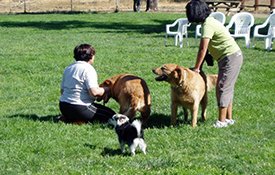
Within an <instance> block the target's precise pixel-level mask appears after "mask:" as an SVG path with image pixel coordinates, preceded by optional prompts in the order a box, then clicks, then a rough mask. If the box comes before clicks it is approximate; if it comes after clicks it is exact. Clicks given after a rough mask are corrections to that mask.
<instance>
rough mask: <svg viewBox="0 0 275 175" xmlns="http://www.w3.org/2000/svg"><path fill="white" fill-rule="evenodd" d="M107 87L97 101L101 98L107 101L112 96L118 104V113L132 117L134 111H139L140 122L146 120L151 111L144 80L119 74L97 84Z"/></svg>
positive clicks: (149, 98)
mask: <svg viewBox="0 0 275 175" xmlns="http://www.w3.org/2000/svg"><path fill="white" fill-rule="evenodd" d="M99 86H100V87H108V88H109V89H110V92H109V93H108V94H105V95H104V96H103V97H102V98H98V99H97V101H101V100H103V102H104V103H107V102H108V101H109V99H110V98H113V99H115V100H116V102H118V104H119V105H120V109H119V113H120V114H124V115H126V116H128V117H129V118H130V119H133V118H134V117H135V115H136V112H137V111H139V112H140V114H141V118H142V124H143V125H146V122H147V120H148V118H149V116H150V113H151V96H150V91H149V88H148V86H147V84H146V82H145V81H144V80H143V79H142V78H140V77H137V76H135V75H131V74H119V75H115V76H113V77H110V78H108V79H106V80H105V81H104V82H103V83H101V84H100V85H99Z"/></svg>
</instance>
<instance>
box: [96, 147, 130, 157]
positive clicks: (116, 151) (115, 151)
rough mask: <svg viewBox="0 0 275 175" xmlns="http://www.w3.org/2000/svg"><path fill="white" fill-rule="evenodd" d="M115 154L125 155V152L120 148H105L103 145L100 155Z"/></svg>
mask: <svg viewBox="0 0 275 175" xmlns="http://www.w3.org/2000/svg"><path fill="white" fill-rule="evenodd" d="M117 155H124V156H126V155H127V154H122V153H121V150H120V149H111V148H107V147H105V148H104V149H103V151H102V152H101V156H103V157H108V156H117ZM129 155H130V154H129Z"/></svg>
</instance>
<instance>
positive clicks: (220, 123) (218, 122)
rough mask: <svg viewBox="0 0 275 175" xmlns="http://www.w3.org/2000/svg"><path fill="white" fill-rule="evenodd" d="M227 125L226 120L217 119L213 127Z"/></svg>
mask: <svg viewBox="0 0 275 175" xmlns="http://www.w3.org/2000/svg"><path fill="white" fill-rule="evenodd" d="M227 126H228V124H227V123H226V122H221V121H219V120H217V121H216V123H215V124H214V127H215V128H225V127H227Z"/></svg>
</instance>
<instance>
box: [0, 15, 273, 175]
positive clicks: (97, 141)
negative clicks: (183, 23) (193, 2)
mask: <svg viewBox="0 0 275 175" xmlns="http://www.w3.org/2000/svg"><path fill="white" fill-rule="evenodd" d="M184 16H185V15H184V14H168V13H132V12H127V13H126V12H125V13H93V14H85V13H84V14H28V15H1V16H0V36H1V39H0V60H1V63H0V103H1V107H0V172H1V173H0V174H8V175H11V174H41V175H42V174H188V175H189V174H211V175H212V174H268V175H271V174H274V169H275V133H274V128H275V125H274V119H275V110H274V109H275V98H274V96H275V69H274V67H275V53H274V46H273V51H270V52H267V51H265V50H264V41H263V40H253V45H255V47H254V48H251V49H246V48H245V43H244V40H243V39H239V40H237V42H238V43H239V45H240V47H241V49H242V51H243V54H244V58H245V60H244V64H243V67H242V70H241V74H240V76H239V79H238V82H237V84H236V88H235V101H234V119H235V120H236V124H235V125H233V126H230V127H228V128H224V129H216V128H213V126H212V125H213V123H214V122H215V121H216V120H217V115H218V114H217V107H216V100H215V93H214V91H212V92H209V105H208V113H207V114H208V117H207V121H206V122H201V121H199V122H198V127H196V128H192V127H191V126H190V124H186V123H183V117H182V112H181V111H180V112H179V124H178V126H175V127H171V126H170V125H169V122H170V87H169V85H168V84H167V83H164V82H163V83H162V82H156V81H155V80H154V78H155V76H154V75H153V73H152V71H151V70H152V68H154V67H157V66H160V65H162V64H164V63H176V64H179V65H182V66H185V67H191V66H193V65H194V62H195V57H196V52H197V50H198V44H199V40H198V39H195V38H194V26H191V27H190V30H189V31H190V37H189V40H188V41H189V46H188V47H187V46H186V45H185V46H184V47H183V48H179V47H175V46H173V39H172V38H169V40H168V46H167V47H165V46H164V35H165V33H164V30H165V24H167V23H172V22H173V21H174V20H175V19H176V18H179V17H184ZM228 18H229V17H228ZM228 20H229V19H228ZM263 21H264V19H259V18H257V19H256V24H259V23H262V22H263ZM80 43H90V44H92V45H93V46H94V47H95V48H96V60H95V64H94V66H95V68H96V69H97V71H98V76H99V82H102V81H103V80H104V79H106V78H108V77H110V76H113V75H115V74H119V73H131V74H135V75H138V76H140V77H142V78H144V79H145V80H146V82H147V83H148V86H149V88H150V91H151V96H152V113H151V117H150V119H149V124H148V125H149V126H148V128H146V129H145V141H146V143H147V145H148V150H147V151H148V154H147V155H143V154H142V153H141V152H137V155H136V156H134V157H131V156H130V155H129V154H125V155H122V154H121V153H120V150H119V144H118V141H117V137H116V134H115V133H114V131H113V129H112V128H111V127H110V126H108V125H104V124H87V125H71V124H64V123H60V122H56V120H55V119H56V117H57V116H59V114H60V112H59V108H58V100H59V96H60V82H61V77H62V73H63V70H64V68H65V67H66V66H67V65H69V64H70V63H72V62H73V48H74V47H75V46H76V45H78V44H80ZM204 71H205V72H206V73H216V72H217V63H215V65H214V66H213V67H208V66H206V65H205V66H204ZM107 105H108V106H109V107H111V108H113V109H114V110H116V111H118V105H117V103H116V102H115V101H114V100H111V101H110V102H109V103H108V104H107ZM189 119H190V118H189Z"/></svg>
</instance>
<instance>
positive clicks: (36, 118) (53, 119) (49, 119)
mask: <svg viewBox="0 0 275 175" xmlns="http://www.w3.org/2000/svg"><path fill="white" fill-rule="evenodd" d="M58 116H59V115H47V116H38V115H36V114H15V115H12V116H9V117H8V118H23V119H26V120H33V121H39V122H54V123H56V122H58V120H57V118H58Z"/></svg>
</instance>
